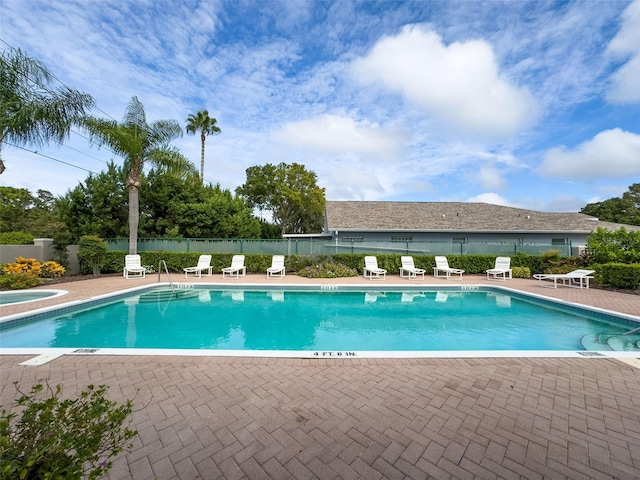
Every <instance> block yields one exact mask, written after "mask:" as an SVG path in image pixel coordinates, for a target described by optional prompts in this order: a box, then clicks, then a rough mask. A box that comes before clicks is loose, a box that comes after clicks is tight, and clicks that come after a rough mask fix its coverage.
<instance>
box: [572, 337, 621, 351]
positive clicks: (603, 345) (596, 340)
mask: <svg viewBox="0 0 640 480" xmlns="http://www.w3.org/2000/svg"><path fill="white" fill-rule="evenodd" d="M618 335H620V334H619V333H589V334H587V335H585V336H584V337H582V338H581V339H580V343H581V344H582V348H584V349H585V350H589V351H598V350H612V348H611V347H610V346H609V344H608V343H607V341H608V340H609V339H610V338H611V337H615V336H618Z"/></svg>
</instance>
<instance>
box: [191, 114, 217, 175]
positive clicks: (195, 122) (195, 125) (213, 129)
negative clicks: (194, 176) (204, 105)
mask: <svg viewBox="0 0 640 480" xmlns="http://www.w3.org/2000/svg"><path fill="white" fill-rule="evenodd" d="M216 122H217V120H216V119H215V118H211V117H210V116H209V112H208V111H207V110H198V112H197V113H196V114H195V115H194V114H191V115H189V118H187V133H190V134H192V135H195V134H196V132H200V142H201V147H200V181H202V182H203V183H204V142H205V141H206V139H207V135H217V134H219V133H220V131H221V130H220V128H218V126H217V125H216Z"/></svg>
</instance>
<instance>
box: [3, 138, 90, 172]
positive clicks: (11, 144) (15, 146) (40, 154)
mask: <svg viewBox="0 0 640 480" xmlns="http://www.w3.org/2000/svg"><path fill="white" fill-rule="evenodd" d="M5 143H6V144H7V145H9V146H11V147H14V148H19V149H20V150H24V151H25V152H29V153H33V154H35V155H39V156H41V157H44V158H48V159H49V160H53V161H54V162H58V163H63V164H65V165H68V166H70V167H73V168H77V169H79V170H84V171H85V172H88V173H90V174H92V175H98V174H97V173H96V172H94V171H92V170H89V169H87V168H84V167H79V166H78V165H74V164H73V163H69V162H65V161H64V160H60V159H59V158H55V157H52V156H50V155H45V154H44V153H40V152H38V151H37V150H29V149H28V148H25V147H21V146H19V145H15V144H13V143H9V142H5Z"/></svg>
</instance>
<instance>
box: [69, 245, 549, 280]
mask: <svg viewBox="0 0 640 480" xmlns="http://www.w3.org/2000/svg"><path fill="white" fill-rule="evenodd" d="M204 253H206V252H204ZM126 254H127V252H124V251H109V252H107V259H106V261H105V264H104V267H103V268H102V272H103V273H116V272H117V273H120V272H122V269H123V268H124V257H125V255H126ZM200 255H201V253H197V252H196V253H194V252H190V253H182V252H141V253H140V258H141V261H142V265H152V266H153V267H154V269H157V268H158V262H159V261H160V260H165V261H166V262H167V266H168V268H169V272H172V273H173V272H179V273H182V269H183V268H185V267H193V266H194V265H196V264H197V263H198V257H199V256H200ZM231 257H233V254H231V253H214V254H211V266H212V267H213V271H214V272H215V273H220V271H221V270H222V269H223V268H224V267H228V266H229V265H231ZM271 257H272V255H271V254H245V265H246V267H247V272H250V273H264V272H266V270H267V268H268V267H270V266H271ZM364 257H365V254H352V253H341V254H336V255H286V256H285V266H286V268H287V272H291V273H294V272H297V271H299V270H301V269H302V268H304V267H308V266H313V265H319V264H322V263H324V262H336V263H341V264H343V265H345V266H347V267H349V268H354V269H356V270H357V271H358V272H360V273H362V267H363V266H364ZM401 257H402V255H399V254H377V255H376V258H377V259H378V266H379V267H380V268H384V269H385V270H387V272H388V273H389V274H398V273H399V272H400V265H401V261H400V258H401ZM447 259H448V261H449V266H450V267H452V268H461V269H463V270H464V271H465V273H467V274H471V275H473V274H483V273H484V272H485V271H486V270H488V269H490V268H493V267H494V266H495V261H496V256H495V255H448V256H447ZM413 260H414V263H415V266H416V267H417V268H424V269H425V270H426V271H427V272H432V271H433V267H434V266H435V264H436V262H435V256H434V255H414V256H413ZM511 267H522V268H527V269H529V272H536V273H538V272H543V271H544V269H545V265H544V261H543V259H542V257H540V256H536V255H527V254H520V253H518V254H516V255H513V256H512V257H511ZM82 273H91V272H90V271H86V272H85V271H83V272H82Z"/></svg>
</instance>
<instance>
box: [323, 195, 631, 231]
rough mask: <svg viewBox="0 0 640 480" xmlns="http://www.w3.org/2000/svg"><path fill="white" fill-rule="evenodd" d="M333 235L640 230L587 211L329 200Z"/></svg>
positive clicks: (327, 212)
mask: <svg viewBox="0 0 640 480" xmlns="http://www.w3.org/2000/svg"><path fill="white" fill-rule="evenodd" d="M326 219H327V225H328V228H329V231H335V230H339V231H349V230H352V231H376V230H385V231H423V232H437V231H447V232H455V231H475V232H504V231H510V232H576V233H577V232H580V233H589V232H591V231H593V230H595V229H596V228H597V227H603V228H608V229H610V230H616V229H618V228H620V227H622V226H624V227H625V228H627V230H640V227H637V226H630V225H621V224H617V223H611V222H601V221H599V220H598V219H597V218H595V217H591V216H589V215H584V214H582V213H555V212H538V211H535V210H525V209H521V208H512V207H503V206H500V205H492V204H489V203H466V202H358V201H327V204H326Z"/></svg>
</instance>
